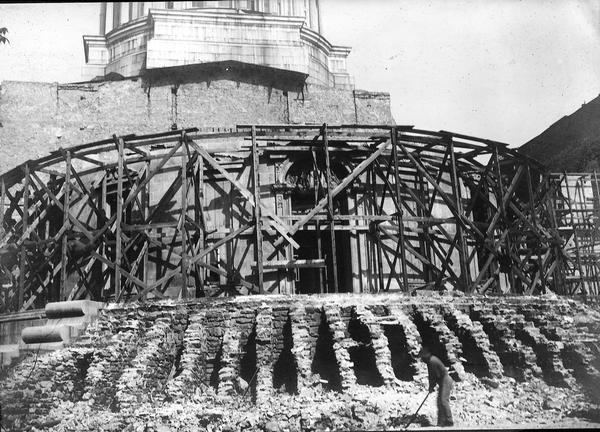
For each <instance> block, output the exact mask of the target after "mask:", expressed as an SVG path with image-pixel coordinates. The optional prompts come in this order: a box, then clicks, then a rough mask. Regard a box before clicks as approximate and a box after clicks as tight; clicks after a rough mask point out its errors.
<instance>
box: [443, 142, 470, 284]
mask: <svg viewBox="0 0 600 432" xmlns="http://www.w3.org/2000/svg"><path fill="white" fill-rule="evenodd" d="M447 145H448V147H449V154H450V175H451V178H452V191H453V192H454V201H455V204H456V211H457V212H458V213H459V214H461V215H462V214H463V213H464V212H463V205H462V192H461V188H460V178H459V177H458V172H457V170H456V154H455V153H454V141H453V139H452V136H448V138H447ZM456 234H457V236H458V256H459V261H460V278H461V283H462V285H463V290H464V291H465V292H471V291H472V287H471V272H470V270H471V269H470V267H469V259H468V256H469V254H468V251H467V242H466V240H465V233H464V231H463V228H462V225H461V224H459V223H457V224H456Z"/></svg>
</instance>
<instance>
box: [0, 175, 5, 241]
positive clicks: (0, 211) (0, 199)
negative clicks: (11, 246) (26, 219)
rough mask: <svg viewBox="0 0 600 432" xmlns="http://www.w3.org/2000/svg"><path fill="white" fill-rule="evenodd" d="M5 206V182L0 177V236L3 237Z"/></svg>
mask: <svg viewBox="0 0 600 432" xmlns="http://www.w3.org/2000/svg"><path fill="white" fill-rule="evenodd" d="M5 206H6V184H5V183H4V178H2V179H0V237H4V233H5V230H4V210H5Z"/></svg>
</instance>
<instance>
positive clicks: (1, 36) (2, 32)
mask: <svg viewBox="0 0 600 432" xmlns="http://www.w3.org/2000/svg"><path fill="white" fill-rule="evenodd" d="M6 33H8V29H7V28H6V27H0V43H3V44H5V43H10V41H9V40H8V38H7V37H6Z"/></svg>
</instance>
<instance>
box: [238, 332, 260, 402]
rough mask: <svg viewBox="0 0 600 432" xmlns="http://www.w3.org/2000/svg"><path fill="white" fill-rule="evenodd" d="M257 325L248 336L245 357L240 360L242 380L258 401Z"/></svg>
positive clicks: (253, 398)
mask: <svg viewBox="0 0 600 432" xmlns="http://www.w3.org/2000/svg"><path fill="white" fill-rule="evenodd" d="M256 371H257V365H256V324H255V325H254V326H253V327H252V331H251V332H250V334H249V335H248V340H247V341H246V345H245V346H244V355H243V356H242V359H241V360H240V378H241V379H243V380H244V381H246V383H248V390H247V391H248V392H250V394H251V397H252V400H255V399H256Z"/></svg>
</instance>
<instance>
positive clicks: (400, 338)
mask: <svg viewBox="0 0 600 432" xmlns="http://www.w3.org/2000/svg"><path fill="white" fill-rule="evenodd" d="M383 332H384V334H385V337H387V340H388V348H389V350H390V354H391V357H392V368H393V369H394V375H396V378H398V379H400V380H402V381H412V380H413V378H414V376H415V375H416V373H417V367H416V362H417V359H414V358H412V357H411V355H410V354H409V353H408V345H407V343H406V334H405V333H404V328H403V327H402V326H401V325H399V324H391V325H384V326H383Z"/></svg>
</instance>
